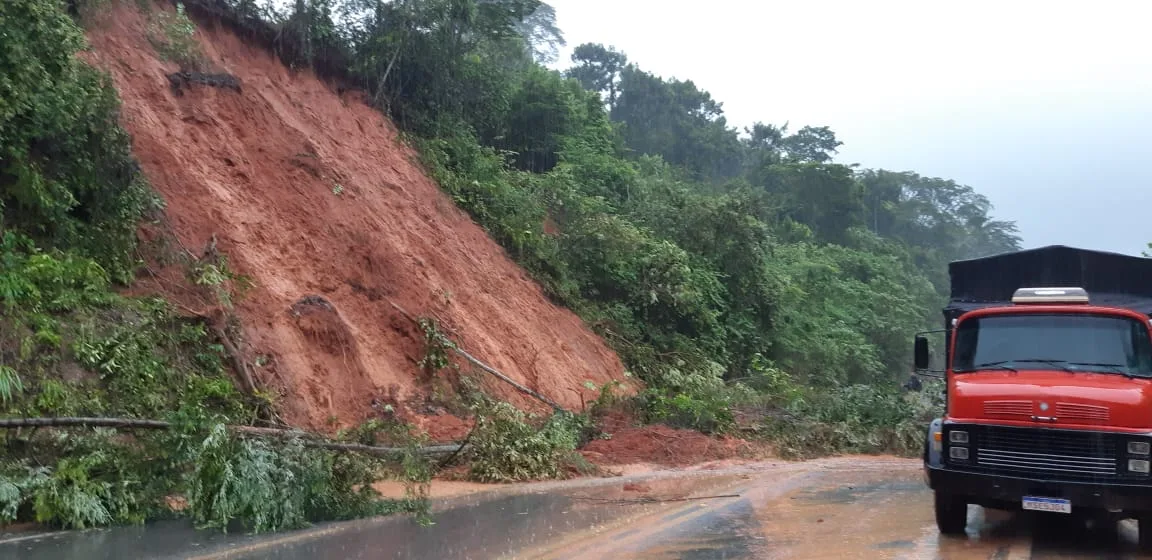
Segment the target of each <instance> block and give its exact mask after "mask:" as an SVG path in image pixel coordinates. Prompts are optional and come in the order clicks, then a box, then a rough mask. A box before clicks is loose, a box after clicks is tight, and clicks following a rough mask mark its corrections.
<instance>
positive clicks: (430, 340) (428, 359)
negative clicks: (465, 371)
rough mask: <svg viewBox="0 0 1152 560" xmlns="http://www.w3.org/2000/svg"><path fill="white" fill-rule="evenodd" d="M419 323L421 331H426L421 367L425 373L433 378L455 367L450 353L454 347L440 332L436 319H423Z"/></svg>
mask: <svg viewBox="0 0 1152 560" xmlns="http://www.w3.org/2000/svg"><path fill="white" fill-rule="evenodd" d="M419 323H420V330H422V331H424V357H423V358H420V362H419V365H420V369H423V370H424V373H426V374H428V375H429V376H432V375H435V374H436V373H437V372H439V371H440V370H442V369H444V368H447V367H449V366H452V365H453V363H452V360H451V358H450V357H449V355H448V352H451V351H452V349H453V348H454V345H453V344H452V342H451V341H450V340H448V337H446V336H444V333H442V332H440V327H439V326H438V325H437V324H436V320H435V319H431V318H428V317H422V318H420V320H419Z"/></svg>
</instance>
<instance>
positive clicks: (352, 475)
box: [188, 424, 400, 532]
mask: <svg viewBox="0 0 1152 560" xmlns="http://www.w3.org/2000/svg"><path fill="white" fill-rule="evenodd" d="M190 453H191V455H192V456H193V457H192V459H193V460H192V463H193V464H194V465H195V467H194V469H193V470H192V471H191V472H190V473H189V475H188V478H189V482H188V510H189V515H190V516H191V517H192V519H193V520H194V521H196V523H198V524H199V525H200V526H202V527H210V528H215V529H221V530H227V528H228V527H229V525H230V524H231V523H232V522H233V521H237V520H238V521H240V522H241V523H242V525H245V526H246V528H247V529H250V530H251V531H253V532H266V531H278V530H284V529H296V528H300V527H304V526H306V525H308V524H309V523H310V522H312V521H316V520H327V519H350V518H355V517H364V516H367V515H375V514H382V513H388V512H390V511H392V510H396V509H399V507H400V505H398V504H395V503H390V502H383V501H381V500H380V496H379V494H378V493H377V492H376V491H375V490H374V489H373V488H372V483H373V482H375V481H376V480H378V479H379V478H380V477H381V476H382V474H383V472H382V470H381V468H380V466H379V465H378V464H377V463H378V461H374V460H372V459H368V458H365V457H361V456H356V455H348V454H334V453H331V452H328V451H323V450H317V449H312V448H308V447H305V446H303V445H302V443H301V442H300V441H299V440H289V441H282V442H271V441H267V440H259V439H241V438H237V437H236V436H234V435H231V434H229V433H228V432H227V431H226V430H225V429H224V426H223V425H222V424H217V425H216V426H214V427H212V428H211V429H210V431H209V432H208V434H207V437H205V438H204V439H203V440H202V441H200V442H199V444H198V445H196V446H191V447H190Z"/></svg>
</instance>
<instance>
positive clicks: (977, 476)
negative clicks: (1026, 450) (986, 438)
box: [924, 464, 1152, 512]
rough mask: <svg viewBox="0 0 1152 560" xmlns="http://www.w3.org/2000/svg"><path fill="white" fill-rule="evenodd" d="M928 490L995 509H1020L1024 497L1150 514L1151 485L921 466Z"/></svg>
mask: <svg viewBox="0 0 1152 560" xmlns="http://www.w3.org/2000/svg"><path fill="white" fill-rule="evenodd" d="M924 474H925V476H926V477H927V479H928V486H929V487H930V488H932V489H933V490H936V491H937V492H944V493H947V494H951V495H954V496H960V497H963V498H964V499H965V500H966V501H967V502H968V503H970V504H976V505H981V506H984V507H991V508H996V509H1019V508H1020V502H1021V498H1023V497H1024V496H1043V497H1047V498H1064V499H1067V500H1070V501H1071V502H1072V510H1073V511H1076V510H1080V509H1084V510H1111V511H1124V512H1152V485H1140V484H1128V483H1100V482H1057V481H1051V480H1036V479H1031V478H1019V477H1012V476H1005V475H998V474H996V475H994V474H984V473H973V472H965V471H958V470H952V469H949V468H947V467H934V466H932V465H930V464H925V465H924Z"/></svg>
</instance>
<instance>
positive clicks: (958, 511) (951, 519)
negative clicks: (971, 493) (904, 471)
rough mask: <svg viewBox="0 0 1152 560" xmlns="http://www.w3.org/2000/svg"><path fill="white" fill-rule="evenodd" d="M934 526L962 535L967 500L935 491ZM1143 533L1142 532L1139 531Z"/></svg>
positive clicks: (949, 532) (942, 532)
mask: <svg viewBox="0 0 1152 560" xmlns="http://www.w3.org/2000/svg"><path fill="white" fill-rule="evenodd" d="M935 505H936V528H937V529H940V534H941V535H963V534H964V529H965V528H966V527H967V526H968V502H966V501H964V500H963V499H962V498H960V497H959V496H952V495H949V494H945V493H943V492H940V491H939V490H937V491H936V493H935ZM1141 534H1143V533H1141Z"/></svg>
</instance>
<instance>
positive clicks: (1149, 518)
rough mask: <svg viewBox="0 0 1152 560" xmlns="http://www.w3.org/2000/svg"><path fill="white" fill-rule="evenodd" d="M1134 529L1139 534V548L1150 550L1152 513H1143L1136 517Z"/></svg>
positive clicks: (1151, 544)
mask: <svg viewBox="0 0 1152 560" xmlns="http://www.w3.org/2000/svg"><path fill="white" fill-rule="evenodd" d="M1136 530H1137V532H1138V534H1139V539H1140V548H1141V549H1142V550H1152V514H1149V513H1145V514H1143V515H1141V516H1140V517H1137V518H1136Z"/></svg>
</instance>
